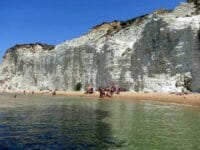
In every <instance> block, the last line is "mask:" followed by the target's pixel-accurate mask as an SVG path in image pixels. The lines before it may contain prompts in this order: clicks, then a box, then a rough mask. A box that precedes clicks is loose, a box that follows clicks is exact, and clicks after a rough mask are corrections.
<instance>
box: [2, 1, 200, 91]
mask: <svg viewBox="0 0 200 150" xmlns="http://www.w3.org/2000/svg"><path fill="white" fill-rule="evenodd" d="M197 3H198V2H197ZM197 3H196V1H195V2H194V1H190V3H182V4H181V5H180V6H178V7H177V8H176V9H175V10H173V11H166V10H159V11H156V12H154V13H152V14H150V15H144V16H141V17H138V18H135V19H131V20H128V21H124V22H120V21H113V22H111V23H103V24H101V25H98V26H95V27H94V28H92V29H91V31H89V32H88V33H87V34H85V35H83V36H81V37H79V38H76V39H73V40H70V41H66V42H64V43H61V44H59V45H56V46H55V47H54V46H51V45H44V44H39V43H36V44H26V45H18V46H15V47H13V48H11V49H9V50H8V51H7V52H6V54H5V56H4V59H3V62H2V65H1V66H0V87H1V88H2V89H29V90H55V89H57V90H74V89H75V87H76V85H77V84H78V83H81V84H82V85H83V88H85V87H86V86H87V85H88V84H91V85H93V86H94V87H96V88H98V87H100V86H103V87H105V86H109V85H114V84H116V85H119V86H120V87H122V88H124V89H127V90H133V91H151V92H152V91H153V92H184V91H194V92H200V25H199V24H200V15H198V13H196V12H198V9H199V8H198V7H199V5H197Z"/></svg>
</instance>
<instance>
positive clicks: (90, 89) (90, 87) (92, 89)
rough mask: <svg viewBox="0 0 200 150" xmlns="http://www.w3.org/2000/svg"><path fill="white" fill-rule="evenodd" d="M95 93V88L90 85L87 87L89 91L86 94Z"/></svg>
mask: <svg viewBox="0 0 200 150" xmlns="http://www.w3.org/2000/svg"><path fill="white" fill-rule="evenodd" d="M93 93H94V88H93V86H91V85H89V86H88V87H87V91H86V92H85V93H84V94H93Z"/></svg>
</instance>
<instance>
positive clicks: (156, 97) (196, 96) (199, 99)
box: [0, 90, 200, 106]
mask: <svg viewBox="0 0 200 150" xmlns="http://www.w3.org/2000/svg"><path fill="white" fill-rule="evenodd" d="M0 93H7V94H23V91H11V90H6V91H4V92H2V91H1V92H0ZM25 94H32V91H26V93H25ZM34 95H47V96H53V95H52V92H49V91H34ZM55 96H69V97H84V98H98V99H99V92H97V91H96V92H95V93H93V94H84V91H78V92H73V91H70V92H69V91H56V95H55ZM109 99H111V100H115V99H118V100H145V101H158V102H165V103H177V104H186V105H192V106H200V93H190V94H170V93H144V92H120V94H114V95H113V96H112V97H111V98H107V97H105V98H102V100H109Z"/></svg>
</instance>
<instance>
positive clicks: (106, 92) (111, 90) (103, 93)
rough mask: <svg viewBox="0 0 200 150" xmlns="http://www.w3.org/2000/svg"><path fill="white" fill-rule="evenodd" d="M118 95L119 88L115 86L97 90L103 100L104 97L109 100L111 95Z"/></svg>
mask: <svg viewBox="0 0 200 150" xmlns="http://www.w3.org/2000/svg"><path fill="white" fill-rule="evenodd" d="M114 93H116V94H120V88H119V87H117V86H111V87H109V88H105V89H104V88H99V97H100V98H104V97H109V98H111V97H112V96H113V94H114Z"/></svg>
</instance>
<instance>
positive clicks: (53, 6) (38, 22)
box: [0, 0, 186, 60]
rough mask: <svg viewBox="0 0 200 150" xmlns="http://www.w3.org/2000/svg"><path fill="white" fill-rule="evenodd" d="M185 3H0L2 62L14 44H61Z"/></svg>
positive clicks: (174, 0)
mask: <svg viewBox="0 0 200 150" xmlns="http://www.w3.org/2000/svg"><path fill="white" fill-rule="evenodd" d="M185 1H186V0H0V60H1V58H2V56H3V55H4V53H5V51H6V49H8V48H9V47H12V46H14V45H15V44H22V43H35V42H42V43H48V44H58V43H60V42H63V41H65V40H68V39H72V38H74V37H78V36H80V35H82V34H84V33H86V32H87V31H88V30H89V29H91V28H92V27H93V26H95V25H97V24H100V23H102V22H108V21H112V20H127V19H131V18H134V17H136V16H139V15H143V14H146V13H150V12H152V11H154V10H157V9H159V8H166V9H172V8H174V7H176V6H177V5H178V4H179V3H180V2H185Z"/></svg>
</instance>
